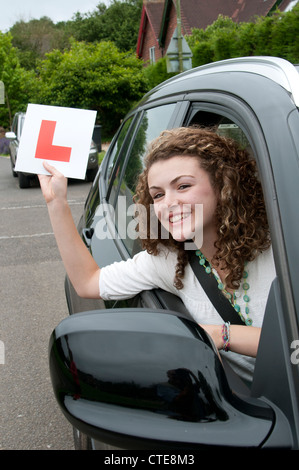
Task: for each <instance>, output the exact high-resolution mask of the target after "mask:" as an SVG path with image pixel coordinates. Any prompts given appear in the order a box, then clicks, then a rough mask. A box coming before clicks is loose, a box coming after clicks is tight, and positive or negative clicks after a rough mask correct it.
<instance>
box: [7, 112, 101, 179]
mask: <svg viewBox="0 0 299 470" xmlns="http://www.w3.org/2000/svg"><path fill="white" fill-rule="evenodd" d="M96 114H97V113H96V111H89V110H85V109H75V108H63V107H59V106H45V105H39V104H29V105H28V107H27V111H26V117H25V122H24V126H23V130H22V135H21V140H20V145H19V150H18V156H17V162H16V166H15V171H21V172H24V173H36V174H48V173H47V171H46V170H45V169H44V167H43V161H47V162H48V163H49V164H50V165H52V166H54V167H55V168H56V169H57V170H58V171H60V172H61V173H62V174H63V175H64V176H66V177H68V178H77V179H84V178H85V174H86V168H87V162H88V156H89V152H90V144H91V141H92V134H93V129H94V125H95V120H96Z"/></svg>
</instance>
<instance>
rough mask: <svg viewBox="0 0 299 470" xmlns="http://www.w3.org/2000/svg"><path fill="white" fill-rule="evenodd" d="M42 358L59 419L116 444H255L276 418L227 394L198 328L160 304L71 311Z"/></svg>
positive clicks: (268, 409)
mask: <svg viewBox="0 0 299 470" xmlns="http://www.w3.org/2000/svg"><path fill="white" fill-rule="evenodd" d="M49 360H50V373H51V379H52V384H53V389H54V393H55V396H56V399H57V401H58V403H59V405H60V407H61V409H62V411H63V413H64V414H65V416H66V418H67V419H68V420H69V422H70V423H71V424H72V425H73V426H74V427H75V428H77V429H79V430H80V431H81V432H82V433H84V434H87V435H88V436H90V437H92V438H93V439H96V440H99V441H102V442H106V443H108V444H111V445H117V447H118V448H121V449H173V450H176V451H178V450H182V449H189V450H190V449H202V448H205V447H210V446H219V447H223V446H229V447H230V446H233V447H252V448H255V447H256V448H257V447H260V446H262V445H263V443H265V441H266V440H267V438H268V437H269V435H270V434H271V431H272V430H273V426H274V423H275V420H277V416H276V413H275V411H274V410H273V408H272V406H270V405H269V404H266V403H265V402H263V401H262V400H260V399H252V398H250V399H245V398H240V397H238V396H237V395H236V394H234V393H233V392H232V391H231V389H230V387H229V385H228V382H227V380H226V376H225V372H224V369H223V366H222V362H221V359H220V356H219V354H218V352H217V351H216V350H215V349H214V347H213V345H212V343H211V341H210V339H209V337H208V335H207V334H206V333H205V331H204V330H203V329H202V328H200V327H199V326H198V325H197V324H196V323H194V322H192V321H190V320H187V319H185V318H181V317H179V316H177V314H176V313H172V312H166V311H165V310H163V311H159V310H148V309H142V310H138V309H131V310H130V309H128V310H125V309H113V310H108V311H107V310H103V311H101V310H100V311H91V312H85V313H81V314H76V315H72V316H70V317H68V318H66V319H65V320H63V321H62V322H61V323H60V324H59V325H58V326H57V328H56V329H55V330H54V332H53V334H52V336H51V339H50V344H49ZM286 435H287V433H286Z"/></svg>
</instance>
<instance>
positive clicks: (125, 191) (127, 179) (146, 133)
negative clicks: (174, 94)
mask: <svg viewBox="0 0 299 470" xmlns="http://www.w3.org/2000/svg"><path fill="white" fill-rule="evenodd" d="M175 106H176V103H171V104H167V105H162V106H157V107H155V108H151V109H148V110H145V111H144V112H143V115H142V118H141V120H140V123H139V126H138V130H137V132H136V133H135V135H134V140H133V141H131V142H130V148H129V159H128V162H127V164H126V167H125V172H124V174H123V175H121V171H122V168H123V166H124V159H125V157H126V156H125V153H123V155H122V157H121V160H120V161H119V163H118V169H117V171H116V172H115V179H114V181H113V186H114V188H115V186H116V184H118V185H119V188H118V194H117V196H118V197H117V201H116V205H115V225H116V228H117V231H118V233H119V235H120V237H121V238H122V239H123V241H124V244H125V246H126V248H127V250H128V252H129V253H130V254H131V255H133V254H135V253H136V252H137V251H140V243H139V241H137V240H136V232H135V226H136V222H135V220H134V204H133V196H134V194H135V190H136V184H137V180H138V176H139V174H140V173H141V171H142V169H143V159H144V156H145V154H146V150H147V145H148V143H149V142H151V141H152V140H153V139H154V138H155V137H157V136H158V135H159V134H160V133H161V132H162V131H163V130H164V129H167V127H168V123H169V121H170V118H171V116H172V114H173V112H174V109H175ZM118 178H121V181H118ZM111 194H112V193H111Z"/></svg>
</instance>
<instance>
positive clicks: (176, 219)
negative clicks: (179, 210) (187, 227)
mask: <svg viewBox="0 0 299 470" xmlns="http://www.w3.org/2000/svg"><path fill="white" fill-rule="evenodd" d="M188 216H189V214H178V215H174V216H171V217H169V221H170V222H171V223H172V224H173V223H175V222H179V221H180V220H182V219H185V218H186V217H188Z"/></svg>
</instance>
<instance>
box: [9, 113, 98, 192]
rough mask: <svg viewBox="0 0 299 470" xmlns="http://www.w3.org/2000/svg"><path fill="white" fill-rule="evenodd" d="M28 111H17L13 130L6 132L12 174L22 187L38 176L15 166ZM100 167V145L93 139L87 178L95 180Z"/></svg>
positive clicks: (26, 186)
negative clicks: (19, 169)
mask: <svg viewBox="0 0 299 470" xmlns="http://www.w3.org/2000/svg"><path fill="white" fill-rule="evenodd" d="M25 117H26V113H21V112H20V113H16V114H15V115H14V118H13V121H12V125H11V131H10V132H6V134H5V137H6V138H7V139H9V141H10V142H9V156H10V163H11V170H12V174H13V176H15V177H18V179H19V187H20V188H21V189H24V188H29V187H30V181H31V180H32V179H34V178H36V175H35V174H31V173H23V172H21V171H19V172H16V171H15V166H16V162H17V156H18V150H19V145H20V140H21V134H22V130H23V125H24V122H25ZM98 169H99V164H98V147H97V146H96V144H95V143H94V142H93V141H92V142H91V144H90V150H89V156H88V162H87V169H86V180H87V181H93V180H94V178H95V176H96V174H97V171H98Z"/></svg>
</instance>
